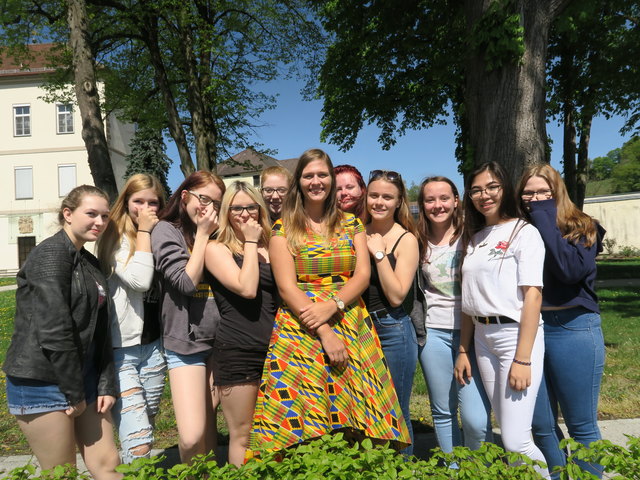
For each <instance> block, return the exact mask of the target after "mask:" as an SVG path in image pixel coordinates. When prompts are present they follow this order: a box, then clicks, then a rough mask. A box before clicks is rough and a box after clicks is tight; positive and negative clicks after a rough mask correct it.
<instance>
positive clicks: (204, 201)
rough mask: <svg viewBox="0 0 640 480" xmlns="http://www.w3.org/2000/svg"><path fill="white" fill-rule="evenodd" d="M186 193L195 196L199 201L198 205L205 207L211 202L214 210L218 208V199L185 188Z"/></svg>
mask: <svg viewBox="0 0 640 480" xmlns="http://www.w3.org/2000/svg"><path fill="white" fill-rule="evenodd" d="M187 193H190V194H191V195H193V196H194V197H196V198H197V199H198V201H199V202H200V205H202V206H204V207H206V206H208V205H211V204H213V208H215V209H216V210H220V202H219V201H218V200H214V199H213V198H211V197H209V196H207V195H202V194H201V193H196V192H192V191H191V190H187Z"/></svg>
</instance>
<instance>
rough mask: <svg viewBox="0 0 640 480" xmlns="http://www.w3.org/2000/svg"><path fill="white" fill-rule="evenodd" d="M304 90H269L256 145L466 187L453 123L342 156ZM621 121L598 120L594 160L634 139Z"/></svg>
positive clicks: (364, 134)
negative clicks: (271, 100)
mask: <svg viewBox="0 0 640 480" xmlns="http://www.w3.org/2000/svg"><path fill="white" fill-rule="evenodd" d="M300 88H301V84H299V83H298V82H296V81H295V80H282V81H278V82H273V83H272V84H270V85H269V86H268V93H276V94H278V95H279V96H278V105H277V107H276V108H275V109H274V110H270V111H267V112H266V113H265V114H264V115H263V116H262V117H261V120H262V122H263V123H264V124H265V126H264V127H261V128H259V129H258V130H257V135H256V137H255V141H256V142H259V143H262V144H263V145H264V146H265V147H267V148H271V149H274V150H277V152H278V153H277V154H276V155H274V157H275V158H277V159H279V160H283V159H285V158H294V157H298V156H300V154H301V153H302V152H304V151H305V150H307V149H308V148H322V149H323V150H325V151H326V152H327V153H328V154H329V155H330V156H331V159H332V161H333V163H334V165H338V164H341V163H350V164H352V165H355V166H356V167H357V168H358V169H359V170H360V172H362V175H363V176H364V177H365V181H366V180H367V177H368V175H369V171H370V170H373V169H377V168H379V169H384V170H396V171H397V172H399V173H400V174H402V177H403V178H404V179H405V182H406V183H407V186H410V185H411V182H415V183H418V184H419V183H420V182H421V181H422V179H423V178H424V177H426V176H430V175H445V176H447V177H450V178H451V179H452V180H454V182H455V183H456V184H457V185H458V187H459V188H461V187H462V176H461V175H460V174H459V173H458V164H457V162H456V159H455V156H454V153H455V141H454V131H455V128H454V126H453V125H445V126H436V127H433V128H430V129H426V130H418V131H411V132H408V133H407V134H406V135H404V136H402V137H398V139H397V140H398V141H397V143H396V145H395V146H394V147H392V148H391V149H390V150H388V151H385V150H383V149H382V148H381V147H380V145H379V143H378V140H377V138H378V134H379V131H378V129H377V128H376V127H375V126H369V127H365V128H364V129H363V130H362V131H361V132H360V134H359V135H358V140H357V141H356V143H355V145H354V147H353V148H352V149H351V150H349V151H347V152H341V151H340V150H338V148H337V147H336V146H335V145H330V144H326V143H322V142H320V121H321V119H322V102H321V101H311V102H307V101H305V100H303V98H302V95H301V94H300ZM622 123H623V121H622V119H621V118H619V117H614V118H612V119H610V120H606V119H604V118H600V117H599V118H596V119H595V120H594V122H593V128H592V130H591V143H590V148H589V157H590V158H595V157H599V156H603V155H605V154H606V153H607V152H609V151H610V150H613V149H614V148H618V147H620V146H622V144H623V143H624V142H625V141H626V140H628V139H629V138H630V135H627V136H625V137H623V136H621V135H620V133H619V129H620V127H621V126H622ZM547 133H548V134H549V135H550V136H551V137H552V139H553V145H552V153H551V164H552V165H553V166H554V167H555V168H557V169H559V170H561V160H562V128H561V127H560V126H557V125H556V124H555V122H553V123H550V124H548V125H547ZM234 153H235V152H234ZM167 154H168V155H169V157H171V158H172V159H173V161H174V163H173V165H172V168H171V171H170V172H169V186H170V187H171V189H172V190H175V188H177V187H178V185H179V184H180V182H181V181H182V180H183V178H184V177H183V176H182V173H181V172H180V169H179V158H178V154H177V151H176V149H175V146H174V145H170V146H169V148H168V150H167Z"/></svg>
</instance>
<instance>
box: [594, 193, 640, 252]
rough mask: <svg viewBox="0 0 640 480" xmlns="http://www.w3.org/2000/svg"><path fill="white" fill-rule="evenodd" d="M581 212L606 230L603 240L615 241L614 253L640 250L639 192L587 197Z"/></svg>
mask: <svg viewBox="0 0 640 480" xmlns="http://www.w3.org/2000/svg"><path fill="white" fill-rule="evenodd" d="M583 210H584V212H585V213H586V214H588V215H591V216H592V217H593V218H595V219H596V220H598V221H599V222H600V223H601V224H602V226H603V227H604V228H605V230H607V234H606V236H605V239H607V238H608V239H613V240H615V241H616V247H615V248H614V249H613V251H614V253H615V252H618V251H620V249H621V248H622V247H633V248H636V249H640V192H633V193H617V194H613V195H602V196H598V197H587V198H585V199H584V206H583Z"/></svg>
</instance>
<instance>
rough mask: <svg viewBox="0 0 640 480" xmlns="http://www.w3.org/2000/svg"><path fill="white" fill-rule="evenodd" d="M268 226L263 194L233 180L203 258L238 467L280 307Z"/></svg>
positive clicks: (217, 377) (217, 381) (218, 376)
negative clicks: (212, 296)
mask: <svg viewBox="0 0 640 480" xmlns="http://www.w3.org/2000/svg"><path fill="white" fill-rule="evenodd" d="M270 225H271V223H270V221H269V217H268V211H267V208H266V206H265V204H264V201H263V199H262V195H260V194H259V193H258V191H257V190H255V189H254V188H253V187H251V186H250V185H249V184H247V183H244V182H239V181H237V182H234V183H232V184H231V185H230V186H229V187H228V188H227V191H226V193H225V195H224V197H223V198H222V205H221V207H220V229H219V231H218V237H217V241H215V242H211V243H209V245H208V246H207V252H206V256H205V265H206V268H207V271H208V272H207V279H208V281H209V282H210V284H211V288H212V290H213V291H214V293H215V299H216V303H217V305H218V309H219V310H220V316H221V320H220V327H219V329H218V333H217V335H216V338H215V340H214V344H213V359H214V367H213V369H214V385H215V388H216V389H217V391H218V394H219V397H220V404H221V405H222V410H223V412H224V417H225V419H226V421H227V424H228V426H229V463H233V464H234V465H237V466H241V465H242V464H243V463H244V457H245V451H246V448H247V446H248V444H249V433H250V431H251V420H252V418H253V412H254V409H255V403H256V398H257V396H258V385H259V382H260V376H261V374H262V367H263V365H264V360H265V357H266V354H267V348H268V346H269V337H270V336H271V330H272V327H273V320H274V317H275V312H276V306H277V305H276V299H277V289H276V284H275V281H274V279H273V274H272V273H271V265H270V263H269V252H268V250H267V244H268V240H269V236H270V233H271V228H270Z"/></svg>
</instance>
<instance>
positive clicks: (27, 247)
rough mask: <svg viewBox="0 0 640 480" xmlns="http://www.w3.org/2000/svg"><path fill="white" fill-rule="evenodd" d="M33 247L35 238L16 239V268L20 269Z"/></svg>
mask: <svg viewBox="0 0 640 480" xmlns="http://www.w3.org/2000/svg"><path fill="white" fill-rule="evenodd" d="M35 246H36V237H18V267H20V268H22V266H23V265H24V262H26V261H27V257H28V256H29V253H31V250H33V249H34V248H35Z"/></svg>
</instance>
